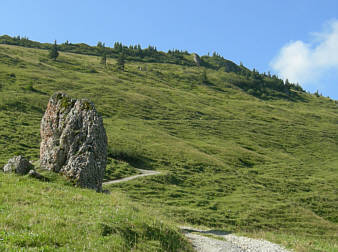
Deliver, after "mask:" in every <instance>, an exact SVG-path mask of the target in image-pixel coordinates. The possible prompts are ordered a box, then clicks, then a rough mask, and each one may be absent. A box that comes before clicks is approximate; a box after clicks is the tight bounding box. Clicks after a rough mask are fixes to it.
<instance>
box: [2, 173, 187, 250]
mask: <svg viewBox="0 0 338 252" xmlns="http://www.w3.org/2000/svg"><path fill="white" fill-rule="evenodd" d="M46 174H47V173H46V172H45V175H46ZM47 176H48V177H49V178H50V179H51V180H52V181H53V182H48V183H47V182H45V183H44V182H39V181H36V180H34V179H31V178H28V177H26V176H24V177H20V176H16V175H11V174H3V173H0V195H1V196H0V250H1V251H4V250H5V251H19V250H24V251H70V250H72V251H130V250H133V251H191V247H190V244H189V243H188V242H187V241H186V240H185V239H184V237H183V235H182V234H181V233H180V232H179V231H178V230H177V228H176V227H174V226H173V224H171V223H169V222H166V221H163V220H158V219H156V218H153V217H150V216H149V215H148V213H149V212H150V213H152V214H153V215H154V216H156V212H154V211H152V210H150V209H145V208H140V207H137V206H135V205H132V204H131V203H128V201H127V200H126V199H125V198H124V196H123V195H121V194H118V193H113V194H110V195H106V194H98V193H95V192H94V191H91V190H85V189H79V188H74V187H73V186H71V185H67V182H66V181H63V182H61V181H62V179H61V177H60V176H57V175H52V174H47ZM56 177H58V178H56Z"/></svg>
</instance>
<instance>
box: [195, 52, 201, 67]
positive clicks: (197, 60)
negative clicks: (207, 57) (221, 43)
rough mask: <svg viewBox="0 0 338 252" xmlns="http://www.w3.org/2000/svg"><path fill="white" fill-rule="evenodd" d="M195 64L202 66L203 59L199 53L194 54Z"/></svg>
mask: <svg viewBox="0 0 338 252" xmlns="http://www.w3.org/2000/svg"><path fill="white" fill-rule="evenodd" d="M194 62H195V64H196V66H200V65H201V58H200V56H198V54H197V53H194Z"/></svg>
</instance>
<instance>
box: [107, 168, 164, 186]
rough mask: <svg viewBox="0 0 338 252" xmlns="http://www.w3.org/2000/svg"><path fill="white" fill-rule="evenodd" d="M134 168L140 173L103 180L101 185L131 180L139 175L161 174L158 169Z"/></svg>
mask: <svg viewBox="0 0 338 252" xmlns="http://www.w3.org/2000/svg"><path fill="white" fill-rule="evenodd" d="M136 170H138V171H139V172H141V174H137V175H133V176H130V177H126V178H122V179H115V180H110V181H107V182H104V183H103V185H111V184H116V183H121V182H126V181H129V180H133V179H136V178H139V177H146V176H152V175H158V174H161V172H159V171H151V170H143V169H136Z"/></svg>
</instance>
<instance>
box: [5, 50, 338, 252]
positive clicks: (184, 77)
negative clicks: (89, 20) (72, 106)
mask: <svg viewBox="0 0 338 252" xmlns="http://www.w3.org/2000/svg"><path fill="white" fill-rule="evenodd" d="M187 57H190V56H189V55H187ZM114 63H115V60H114V59H111V58H110V59H108V67H104V66H103V65H101V64H100V58H99V57H97V56H87V55H79V54H72V53H61V54H60V57H59V58H58V59H57V61H53V60H50V59H48V57H47V51H45V50H38V49H29V48H22V47H16V46H9V45H0V118H1V120H0V128H1V131H0V148H1V150H2V151H1V153H0V166H2V165H3V164H5V162H6V161H7V159H8V158H10V157H12V156H13V155H14V154H24V155H26V156H28V157H31V158H32V159H38V156H39V141H40V137H39V125H40V120H41V117H42V115H43V112H44V109H45V106H46V104H47V101H48V98H49V96H50V95H51V94H52V93H54V92H55V91H64V92H66V93H68V94H69V95H71V96H75V97H85V98H89V99H91V100H92V101H93V102H94V103H95V105H96V108H97V109H98V111H99V112H100V113H101V115H102V116H103V118H104V124H105V127H106V130H107V135H108V140H109V161H110V165H109V167H108V168H109V171H110V172H109V176H111V177H123V176H126V175H129V174H133V173H135V169H134V167H136V168H145V169H154V170H162V171H164V172H163V175H159V176H155V177H145V178H140V179H138V180H133V181H130V182H128V183H122V184H116V185H109V186H108V188H109V189H111V190H113V191H121V192H124V193H125V194H126V195H128V197H130V198H131V199H133V201H137V202H139V204H141V205H142V204H144V205H150V206H151V207H152V208H157V209H158V211H159V212H160V214H161V215H166V216H167V217H169V218H171V219H172V220H174V221H176V222H181V223H184V222H187V223H190V224H195V225H205V226H209V227H215V228H221V229H224V230H227V231H233V232H241V233H246V234H247V235H250V236H255V237H265V238H268V239H269V240H271V241H275V242H279V243H283V244H284V245H286V246H288V247H293V248H295V249H296V250H299V251H304V250H314V251H316V249H317V250H327V251H330V250H334V249H337V243H336V241H337V231H338V224H337V221H338V213H337V208H338V205H337V202H338V199H337V181H338V173H337V170H338V156H337V152H338V117H337V116H338V113H337V104H336V101H332V100H331V99H329V98H325V97H316V96H314V95H310V94H307V93H305V92H303V91H301V89H300V88H299V87H297V86H295V85H294V86H291V88H290V87H285V86H284V85H282V84H276V83H278V80H274V79H273V78H271V77H268V76H264V75H257V73H255V72H250V71H249V72H246V71H244V72H246V73H248V74H239V73H235V72H231V71H230V72H229V71H225V70H224V69H222V67H221V68H213V67H209V68H205V67H196V66H189V65H176V64H167V63H149V62H140V61H127V63H126V66H125V68H126V71H124V72H120V71H115V70H113V69H112V67H111V66H112V65H113V64H114ZM209 64H215V63H213V62H210V63H209ZM203 71H206V75H207V81H203V82H202V81H201V76H202V75H203ZM249 75H250V76H249ZM114 167H118V169H117V171H118V172H116V171H114ZM1 176H2V175H1ZM100 197H101V196H100Z"/></svg>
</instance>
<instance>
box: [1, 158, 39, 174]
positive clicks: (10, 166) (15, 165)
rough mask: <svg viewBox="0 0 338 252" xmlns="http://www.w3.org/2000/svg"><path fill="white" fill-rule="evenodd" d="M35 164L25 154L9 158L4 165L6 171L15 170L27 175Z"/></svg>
mask: <svg viewBox="0 0 338 252" xmlns="http://www.w3.org/2000/svg"><path fill="white" fill-rule="evenodd" d="M32 169H34V166H33V165H32V164H31V163H30V162H29V161H28V160H27V159H26V158H24V157H23V156H15V157H13V158H11V159H10V160H8V163H7V164H6V165H5V166H4V167H3V170H4V172H14V173H17V174H20V175H26V174H27V173H28V172H29V171H30V170H32Z"/></svg>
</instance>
